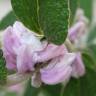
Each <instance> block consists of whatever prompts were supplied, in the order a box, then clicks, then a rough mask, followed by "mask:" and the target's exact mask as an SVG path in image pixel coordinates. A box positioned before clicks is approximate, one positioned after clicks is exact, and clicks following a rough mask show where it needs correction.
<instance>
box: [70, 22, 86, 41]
mask: <svg viewBox="0 0 96 96" xmlns="http://www.w3.org/2000/svg"><path fill="white" fill-rule="evenodd" d="M84 26H85V24H84V22H83V21H79V22H77V23H76V24H74V25H73V26H72V27H71V28H70V29H69V30H68V37H69V39H70V40H71V41H72V42H74V41H75V40H76V39H78V37H79V35H80V32H81V31H83V30H82V28H83V27H84Z"/></svg>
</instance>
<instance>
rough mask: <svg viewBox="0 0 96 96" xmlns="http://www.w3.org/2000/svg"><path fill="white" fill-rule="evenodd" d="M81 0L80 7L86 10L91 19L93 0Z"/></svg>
mask: <svg viewBox="0 0 96 96" xmlns="http://www.w3.org/2000/svg"><path fill="white" fill-rule="evenodd" d="M79 1H80V7H81V8H82V9H83V10H84V12H85V15H86V16H87V17H88V18H89V19H90V20H91V19H92V3H93V0H79Z"/></svg>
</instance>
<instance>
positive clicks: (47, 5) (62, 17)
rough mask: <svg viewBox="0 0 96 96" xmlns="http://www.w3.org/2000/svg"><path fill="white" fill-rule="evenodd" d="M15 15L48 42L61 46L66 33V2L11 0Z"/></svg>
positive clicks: (67, 11) (65, 0) (59, 0)
mask: <svg viewBox="0 0 96 96" xmlns="http://www.w3.org/2000/svg"><path fill="white" fill-rule="evenodd" d="M11 2H12V7H13V9H14V12H15V14H16V15H17V17H18V18H19V20H20V21H21V22H23V23H24V25H25V26H27V27H28V28H29V29H31V30H33V31H35V32H37V33H39V34H42V33H44V34H45V37H46V38H47V40H48V41H49V42H53V43H55V44H62V43H63V42H64V41H65V39H66V36H67V32H68V19H69V10H68V0H44V1H43V2H42V0H18V1H17V0H11Z"/></svg>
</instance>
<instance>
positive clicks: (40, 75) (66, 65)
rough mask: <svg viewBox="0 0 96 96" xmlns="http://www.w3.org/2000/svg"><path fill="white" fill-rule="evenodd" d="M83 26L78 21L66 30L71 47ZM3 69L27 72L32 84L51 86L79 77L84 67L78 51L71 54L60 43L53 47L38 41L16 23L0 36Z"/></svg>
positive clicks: (20, 72) (31, 33)
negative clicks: (0, 40) (4, 66)
mask: <svg viewBox="0 0 96 96" xmlns="http://www.w3.org/2000/svg"><path fill="white" fill-rule="evenodd" d="M85 25H86V23H85V22H84V20H82V18H80V20H77V22H76V24H74V25H73V26H72V27H71V28H70V29H69V30H68V37H67V39H69V40H70V41H71V43H72V44H73V43H74V42H75V40H77V38H78V33H80V32H82V31H85V30H84V28H85ZM2 49H3V53H4V57H5V60H6V67H7V68H8V69H9V70H16V72H18V74H24V73H31V74H32V85H33V86H35V87H38V86H40V85H41V83H45V84H49V85H53V84H58V83H61V82H65V83H66V82H68V81H69V80H70V78H71V77H74V78H79V77H81V76H83V75H84V74H85V67H84V64H83V62H82V57H81V53H80V52H72V50H71V51H70V50H69V49H68V48H67V45H66V44H65V43H64V44H62V45H55V44H52V43H49V42H48V41H46V40H43V41H41V40H40V39H39V38H38V37H37V36H36V35H34V33H33V32H30V31H29V30H28V29H27V28H26V27H24V25H23V24H22V23H21V22H19V21H16V22H15V23H14V25H13V27H11V26H10V27H8V28H7V29H6V30H5V32H4V35H3V45H2Z"/></svg>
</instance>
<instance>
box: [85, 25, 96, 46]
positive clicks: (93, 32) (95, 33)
mask: <svg viewBox="0 0 96 96" xmlns="http://www.w3.org/2000/svg"><path fill="white" fill-rule="evenodd" d="M94 40H96V26H94V27H92V28H91V29H90V31H89V34H88V40H87V45H88V46H90V45H92V44H93V42H94Z"/></svg>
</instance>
